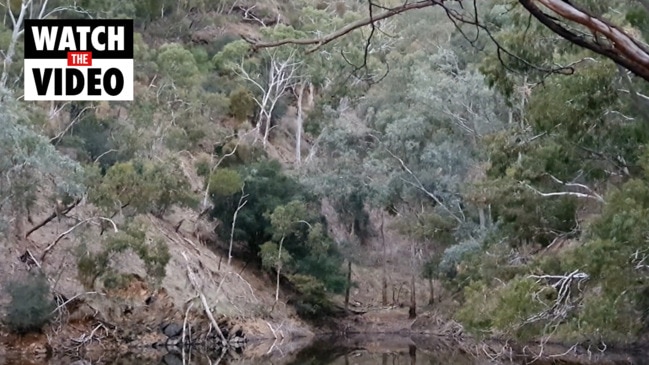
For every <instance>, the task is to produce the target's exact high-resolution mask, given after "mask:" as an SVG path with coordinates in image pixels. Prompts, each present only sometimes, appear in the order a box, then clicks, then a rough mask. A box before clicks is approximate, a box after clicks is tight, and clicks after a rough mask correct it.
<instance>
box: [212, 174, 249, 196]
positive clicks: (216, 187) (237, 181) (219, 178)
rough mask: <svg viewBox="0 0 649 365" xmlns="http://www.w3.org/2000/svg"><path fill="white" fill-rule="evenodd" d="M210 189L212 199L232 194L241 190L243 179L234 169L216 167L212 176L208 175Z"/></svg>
mask: <svg viewBox="0 0 649 365" xmlns="http://www.w3.org/2000/svg"><path fill="white" fill-rule="evenodd" d="M209 183H210V189H209V194H210V195H211V196H212V197H214V199H220V198H223V197H227V196H231V195H234V194H236V193H238V192H240V191H241V188H242V187H243V180H242V179H241V176H240V175H239V173H238V172H237V171H236V170H232V169H228V168H220V169H217V170H216V172H215V173H214V174H212V176H210V181H209Z"/></svg>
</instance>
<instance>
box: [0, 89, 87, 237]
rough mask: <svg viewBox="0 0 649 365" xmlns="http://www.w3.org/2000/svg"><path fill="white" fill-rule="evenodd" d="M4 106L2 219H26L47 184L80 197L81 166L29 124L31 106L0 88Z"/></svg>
mask: <svg viewBox="0 0 649 365" xmlns="http://www.w3.org/2000/svg"><path fill="white" fill-rule="evenodd" d="M0 109H2V113H0V125H2V128H0V173H1V174H2V176H3V183H2V184H0V197H2V198H0V213H2V215H0V221H4V220H5V218H6V217H14V218H18V219H22V217H23V216H24V214H25V213H26V212H27V210H28V209H30V208H31V207H32V206H33V204H34V203H35V202H36V200H37V199H38V197H39V196H42V195H41V194H40V193H39V190H42V188H43V187H44V186H47V187H48V188H47V190H48V191H51V192H53V194H52V195H54V196H62V195H65V194H67V195H70V196H74V197H80V196H81V195H82V194H83V193H84V191H85V187H84V185H83V169H82V168H81V166H80V165H79V164H78V163H77V162H76V161H73V160H71V159H70V158H68V157H66V156H63V155H61V154H60V153H59V152H58V151H56V149H55V148H54V146H52V144H50V143H49V141H48V140H47V138H45V137H43V136H42V135H40V134H39V133H37V132H36V131H35V130H33V129H32V128H30V127H28V126H27V121H28V119H27V118H28V117H29V115H28V112H27V110H26V109H24V108H23V106H22V105H21V104H19V103H17V102H15V101H14V97H13V96H12V95H11V94H10V93H8V91H7V90H3V89H0ZM7 220H8V218H7ZM7 225H8V224H7Z"/></svg>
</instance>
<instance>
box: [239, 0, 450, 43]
mask: <svg viewBox="0 0 649 365" xmlns="http://www.w3.org/2000/svg"><path fill="white" fill-rule="evenodd" d="M443 3H444V0H423V1H417V2H414V3H410V4H408V3H405V4H403V5H401V6H397V7H394V8H391V9H388V10H386V11H385V12H383V13H380V14H377V15H376V16H374V17H372V16H370V17H369V18H365V19H361V20H358V21H355V22H353V23H350V24H348V25H347V26H345V27H343V28H340V29H339V30H337V31H335V32H333V33H330V34H328V35H325V36H323V37H318V38H311V39H284V40H281V41H276V42H256V41H253V40H250V39H248V38H245V37H243V39H244V40H245V41H247V42H248V43H250V44H251V45H252V48H253V49H254V50H257V49H260V48H271V47H277V46H281V45H285V44H295V45H316V46H315V47H313V48H311V49H309V50H307V51H306V53H312V52H315V51H316V50H318V49H319V48H320V47H322V46H323V45H325V44H327V43H330V42H332V41H333V40H336V39H338V38H340V37H342V36H344V35H346V34H348V33H350V32H352V31H354V30H356V29H358V28H362V27H364V26H367V25H370V24H374V22H376V21H378V20H382V19H386V18H390V17H393V16H395V15H398V14H401V13H403V12H406V11H410V10H415V9H423V8H427V7H431V6H435V5H442V4H443Z"/></svg>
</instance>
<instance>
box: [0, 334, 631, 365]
mask: <svg viewBox="0 0 649 365" xmlns="http://www.w3.org/2000/svg"><path fill="white" fill-rule="evenodd" d="M525 363H527V362H526V361H525V360H523V359H519V360H515V361H514V362H508V363H503V362H499V363H497V362H493V361H488V359H476V358H474V357H472V356H469V355H466V354H462V353H460V351H457V349H453V348H452V346H450V347H449V346H448V344H444V343H442V342H440V341H439V340H435V339H429V340H424V341H423V342H422V341H421V339H419V340H413V339H412V338H410V337H394V336H392V337H388V338H385V337H382V338H368V337H366V336H365V337H362V338H354V339H340V338H337V339H319V340H317V341H314V342H306V343H305V342H300V341H291V342H288V341H287V343H280V342H279V341H275V342H268V343H265V342H264V343H251V344H248V345H247V346H246V348H245V349H242V350H241V349H240V350H237V351H234V350H231V351H228V352H227V353H221V352H204V351H200V350H196V351H193V352H192V353H191V354H188V353H186V354H184V356H183V354H181V353H179V352H174V351H167V350H164V351H161V350H153V349H142V351H141V352H138V353H134V354H130V355H126V356H124V355H122V356H120V357H118V358H115V357H114V356H113V357H111V356H110V354H105V355H104V356H103V358H102V359H94V360H93V361H92V362H90V361H87V362H85V361H83V360H79V359H73V358H53V359H49V360H42V361H38V362H34V361H27V360H24V359H23V360H21V359H18V358H15V357H4V358H2V357H0V365H68V364H74V365H90V364H93V365H95V364H115V365H183V364H185V365H216V364H219V365H233V364H237V365H261V364H264V365H266V364H272V365H298V364H300V365H370V364H372V365H374V364H379V365H420V364H421V365H423V364H426V365H430V364H435V365H442V364H457V365H486V364H491V365H514V364H525ZM605 363H607V362H605ZM612 363H613V364H616V363H618V362H617V361H615V362H612ZM625 363H627V364H634V363H635V364H644V363H643V362H642V361H640V362H636V361H631V362H625ZM544 364H547V363H546V362H541V361H538V362H535V365H544ZM592 364H601V362H599V361H593V362H592ZM609 364H610V363H609Z"/></svg>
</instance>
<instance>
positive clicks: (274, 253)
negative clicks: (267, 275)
mask: <svg viewBox="0 0 649 365" xmlns="http://www.w3.org/2000/svg"><path fill="white" fill-rule="evenodd" d="M259 257H260V258H261V265H262V267H263V268H264V269H266V270H269V271H270V270H277V268H278V267H282V266H284V265H287V264H289V263H291V261H292V260H293V258H292V257H291V254H290V253H288V251H286V249H285V248H284V247H282V252H281V254H280V252H279V245H278V244H277V243H275V242H266V243H264V244H263V245H261V246H259Z"/></svg>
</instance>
